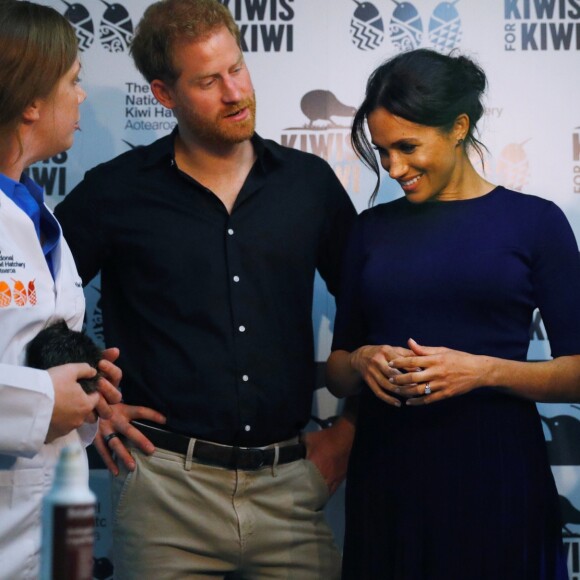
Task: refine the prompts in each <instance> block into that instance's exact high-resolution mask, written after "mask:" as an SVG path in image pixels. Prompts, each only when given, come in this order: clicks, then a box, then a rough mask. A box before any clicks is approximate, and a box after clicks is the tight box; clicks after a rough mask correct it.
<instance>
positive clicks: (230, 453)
mask: <svg viewBox="0 0 580 580" xmlns="http://www.w3.org/2000/svg"><path fill="white" fill-rule="evenodd" d="M133 426H134V427H136V428H137V429H139V431H141V433H143V435H145V437H147V439H149V440H150V441H151V443H153V445H155V447H159V448H160V449H166V450H167V451H173V452H174V453H181V454H183V455H187V452H188V449H189V443H190V441H191V440H192V438H190V437H187V436H186V435H180V434H179V433H172V432H171V431H166V430H165V429H158V428H156V427H150V426H149V425H144V424H143V423H139V422H137V421H133ZM193 440H194V441H195V443H194V445H193V451H192V454H191V457H192V458H193V459H196V460H197V461H199V462H200V463H206V464H207V465H214V466H216V467H224V468H226V469H245V470H252V469H260V467H267V466H271V465H274V462H275V461H276V464H277V465H280V464H283V463H290V462H292V461H297V460H298V459H304V458H305V457H306V447H305V446H304V443H302V442H298V443H292V444H289V445H278V446H268V447H265V448H262V447H230V446H229V445H221V444H219V443H211V442H210V441H203V440H202V439H193ZM276 449H277V450H278V458H277V460H276Z"/></svg>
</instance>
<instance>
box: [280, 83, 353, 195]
mask: <svg viewBox="0 0 580 580" xmlns="http://www.w3.org/2000/svg"><path fill="white" fill-rule="evenodd" d="M300 110H301V112H302V115H303V122H302V123H301V124H299V125H296V126H294V127H288V128H286V129H283V131H282V135H281V137H280V143H281V144H282V145H284V146H286V147H292V148H294V149H299V150H301V151H306V152H308V153H314V154H315V155H318V156H319V157H322V158H323V159H325V160H326V161H328V163H329V164H330V165H331V166H332V167H333V169H334V171H335V173H336V175H337V176H338V178H339V179H340V181H341V182H342V184H343V186H344V187H345V189H346V190H347V191H349V192H351V193H356V192H358V191H360V163H359V162H358V160H357V157H356V155H355V153H354V151H353V149H352V147H351V144H350V126H351V123H352V118H353V117H354V114H355V112H356V108H355V107H354V106H352V105H350V104H348V103H344V102H343V101H341V100H340V99H339V98H338V97H337V96H336V95H335V94H334V93H333V92H332V91H329V90H325V89H315V90H311V91H308V92H307V93H305V94H304V96H303V97H302V98H301V99H300Z"/></svg>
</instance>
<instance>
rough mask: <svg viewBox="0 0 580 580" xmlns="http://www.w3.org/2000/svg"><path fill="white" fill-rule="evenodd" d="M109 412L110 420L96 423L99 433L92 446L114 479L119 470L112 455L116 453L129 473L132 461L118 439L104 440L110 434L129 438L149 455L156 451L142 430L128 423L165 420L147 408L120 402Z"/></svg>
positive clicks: (133, 464) (133, 465) (163, 421)
mask: <svg viewBox="0 0 580 580" xmlns="http://www.w3.org/2000/svg"><path fill="white" fill-rule="evenodd" d="M110 409H111V417H110V419H108V420H104V419H101V421H100V422H99V432H98V433H97V436H96V437H95V447H96V449H97V451H98V452H99V455H100V456H101V457H102V459H103V461H104V462H105V465H106V466H107V468H108V469H109V471H110V472H111V473H112V474H113V475H115V476H116V475H119V468H118V467H117V463H116V462H115V459H114V458H113V453H115V455H116V456H117V459H119V460H120V461H122V462H123V463H124V464H125V466H126V467H127V469H128V470H129V471H133V470H134V469H135V461H134V459H133V457H132V455H131V453H130V452H129V450H128V449H127V447H125V445H123V442H122V441H121V439H119V437H114V438H112V439H109V440H108V441H106V440H105V438H106V437H107V436H109V435H111V434H113V433H118V434H119V435H123V436H124V437H126V438H127V439H129V440H130V441H131V442H132V443H133V444H134V445H135V446H136V447H138V448H139V449H141V451H143V452H144V453H147V454H148V455H150V454H151V453H153V452H154V451H155V447H154V445H153V443H151V441H149V439H147V437H145V435H143V433H141V431H139V430H138V429H137V428H136V427H134V426H133V425H131V421H134V420H139V419H145V420H147V421H153V422H155V423H160V424H161V425H163V424H165V420H166V419H165V417H164V416H163V415H162V414H161V413H159V412H157V411H155V410H154V409H150V408H149V407H139V406H135V405H125V404H124V403H119V404H117V405H113V406H112V407H111V408H110Z"/></svg>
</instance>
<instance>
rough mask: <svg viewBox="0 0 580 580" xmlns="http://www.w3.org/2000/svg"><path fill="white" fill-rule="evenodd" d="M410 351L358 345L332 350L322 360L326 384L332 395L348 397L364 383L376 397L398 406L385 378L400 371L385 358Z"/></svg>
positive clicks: (398, 355) (358, 390)
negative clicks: (351, 348) (326, 360)
mask: <svg viewBox="0 0 580 580" xmlns="http://www.w3.org/2000/svg"><path fill="white" fill-rule="evenodd" d="M412 354H413V351H411V350H409V349H406V348H401V347H393V346H388V345H377V346H373V345H367V346H361V347H360V348H357V349H356V350H355V351H353V352H352V353H351V352H348V351H346V350H335V351H333V352H332V353H331V354H330V357H329V359H328V362H327V363H326V385H327V387H328V389H329V390H330V392H331V393H332V394H333V395H335V396H337V397H348V396H350V395H354V394H356V393H358V392H360V390H361V389H362V387H363V386H364V384H365V383H366V384H367V385H368V386H369V388H370V389H371V390H372V391H373V393H374V394H375V395H376V396H377V397H378V398H379V399H381V400H382V401H384V402H385V403H389V404H390V405H394V406H396V407H400V406H401V402H400V401H399V400H398V399H396V398H394V397H392V396H391V395H390V394H389V393H392V392H394V391H395V390H396V387H395V386H394V385H393V384H392V383H391V382H389V378H390V377H394V376H396V375H399V374H401V371H400V370H399V369H395V368H392V367H390V366H389V361H391V360H393V359H398V358H400V357H408V356H411V355H412ZM401 368H405V367H404V366H403V367H401ZM405 370H406V368H405Z"/></svg>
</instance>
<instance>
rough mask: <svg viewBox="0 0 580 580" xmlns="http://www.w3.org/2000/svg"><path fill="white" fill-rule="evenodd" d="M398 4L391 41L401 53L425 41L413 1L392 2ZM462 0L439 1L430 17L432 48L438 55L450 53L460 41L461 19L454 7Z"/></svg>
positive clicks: (394, 13) (430, 41) (421, 22)
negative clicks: (439, 53)
mask: <svg viewBox="0 0 580 580" xmlns="http://www.w3.org/2000/svg"><path fill="white" fill-rule="evenodd" d="M391 1H392V2H394V4H396V7H395V9H394V10H393V14H392V15H391V19H390V21H389V34H390V38H391V42H392V43H393V45H394V46H395V48H396V49H398V50H400V51H401V52H403V51H406V50H413V49H416V48H419V47H420V46H421V45H422V44H423V42H424V40H425V35H424V32H423V30H424V28H423V21H422V19H421V16H420V14H419V11H418V10H417V8H416V7H415V5H414V4H413V3H412V2H400V1H399V0H391ZM457 2H459V0H453V1H452V2H439V4H437V6H435V9H434V10H433V12H432V14H431V18H430V19H429V28H428V36H427V39H428V42H429V45H430V46H431V47H432V48H434V49H435V50H438V51H439V52H445V53H447V52H449V50H451V49H452V48H455V47H456V46H458V45H459V43H460V42H461V34H462V31H461V18H460V16H459V12H458V11H457V8H456V7H455V5H456V4H457Z"/></svg>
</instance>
